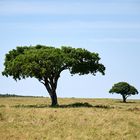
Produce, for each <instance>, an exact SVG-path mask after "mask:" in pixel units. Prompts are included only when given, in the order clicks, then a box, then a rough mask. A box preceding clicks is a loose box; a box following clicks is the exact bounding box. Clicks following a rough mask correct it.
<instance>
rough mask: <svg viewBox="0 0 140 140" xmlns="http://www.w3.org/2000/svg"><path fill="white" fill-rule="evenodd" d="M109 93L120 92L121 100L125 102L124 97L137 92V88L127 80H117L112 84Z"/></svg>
mask: <svg viewBox="0 0 140 140" xmlns="http://www.w3.org/2000/svg"><path fill="white" fill-rule="evenodd" d="M109 93H117V94H121V95H122V97H123V102H126V99H127V98H128V97H129V96H131V95H135V94H138V90H137V89H136V88H135V87H134V86H132V85H130V84H128V83H127V82H119V83H116V84H114V86H113V87H112V88H111V89H110V91H109Z"/></svg>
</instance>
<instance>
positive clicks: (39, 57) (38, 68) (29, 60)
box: [2, 45, 105, 105]
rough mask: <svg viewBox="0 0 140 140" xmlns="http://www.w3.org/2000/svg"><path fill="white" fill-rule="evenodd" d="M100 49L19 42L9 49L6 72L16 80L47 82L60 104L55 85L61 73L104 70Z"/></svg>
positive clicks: (4, 73) (102, 71)
mask: <svg viewBox="0 0 140 140" xmlns="http://www.w3.org/2000/svg"><path fill="white" fill-rule="evenodd" d="M99 60H100V57H99V55H98V53H94V52H89V51H88V50H86V49H82V48H72V47H66V46H62V47H61V48H55V47H51V46H43V45H37V46H29V47H28V46H23V47H22V46H20V47H17V48H16V49H13V50H11V51H9V53H8V54H6V58H5V63H4V66H5V69H4V71H3V72H2V74H3V75H5V76H7V77H8V76H12V77H13V78H14V79H15V80H20V79H25V78H28V77H31V78H32V77H34V78H36V79H38V80H39V81H40V82H41V83H42V84H44V85H45V87H46V89H47V91H48V92H49V94H50V96H51V99H52V105H57V104H58V103H57V96H56V88H57V82H58V79H59V77H60V73H61V72H62V71H63V70H67V69H68V70H69V71H70V73H71V74H72V75H73V74H79V75H84V74H93V75H96V73H97V72H100V73H102V74H103V75H104V74H105V67H104V65H103V64H101V63H99Z"/></svg>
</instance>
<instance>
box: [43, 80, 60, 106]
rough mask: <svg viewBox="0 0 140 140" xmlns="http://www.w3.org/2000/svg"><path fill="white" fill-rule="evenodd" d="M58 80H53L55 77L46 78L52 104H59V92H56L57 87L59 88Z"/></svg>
mask: <svg viewBox="0 0 140 140" xmlns="http://www.w3.org/2000/svg"><path fill="white" fill-rule="evenodd" d="M57 81H58V79H56V80H53V79H51V80H50V79H49V80H47V79H46V80H45V84H44V85H45V87H46V89H47V91H48V93H49V95H50V97H51V106H57V105H58V101H57V94H56V88H57Z"/></svg>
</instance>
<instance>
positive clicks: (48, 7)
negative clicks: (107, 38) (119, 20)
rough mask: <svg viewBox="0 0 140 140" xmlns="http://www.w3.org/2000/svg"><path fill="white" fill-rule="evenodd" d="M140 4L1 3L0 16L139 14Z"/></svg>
mask: <svg viewBox="0 0 140 140" xmlns="http://www.w3.org/2000/svg"><path fill="white" fill-rule="evenodd" d="M139 12H140V3H137V4H135V3H133V2H132V3H130V2H128V3H127V2H124V3H122V2H118V3H113V2H110V3H105V2H104V3H103V2H102V3H101V2H100V3H99V2H94V1H89V2H88V1H87V2H86V1H84V2H83V1H81V2H80V1H79V2H75V1H71V2H69V1H67V2H66V1H1V2H0V15H21V14H56V15H59V14H60V15H71V14H76V15H83V14H92V15H98V14H103V15H104V14H109V15H112V14H138V13H139Z"/></svg>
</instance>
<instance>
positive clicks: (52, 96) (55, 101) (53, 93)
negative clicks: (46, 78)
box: [51, 91, 58, 106]
mask: <svg viewBox="0 0 140 140" xmlns="http://www.w3.org/2000/svg"><path fill="white" fill-rule="evenodd" d="M51 101H52V104H51V106H57V105H58V101H57V95H56V91H53V92H52V93H51Z"/></svg>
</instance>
